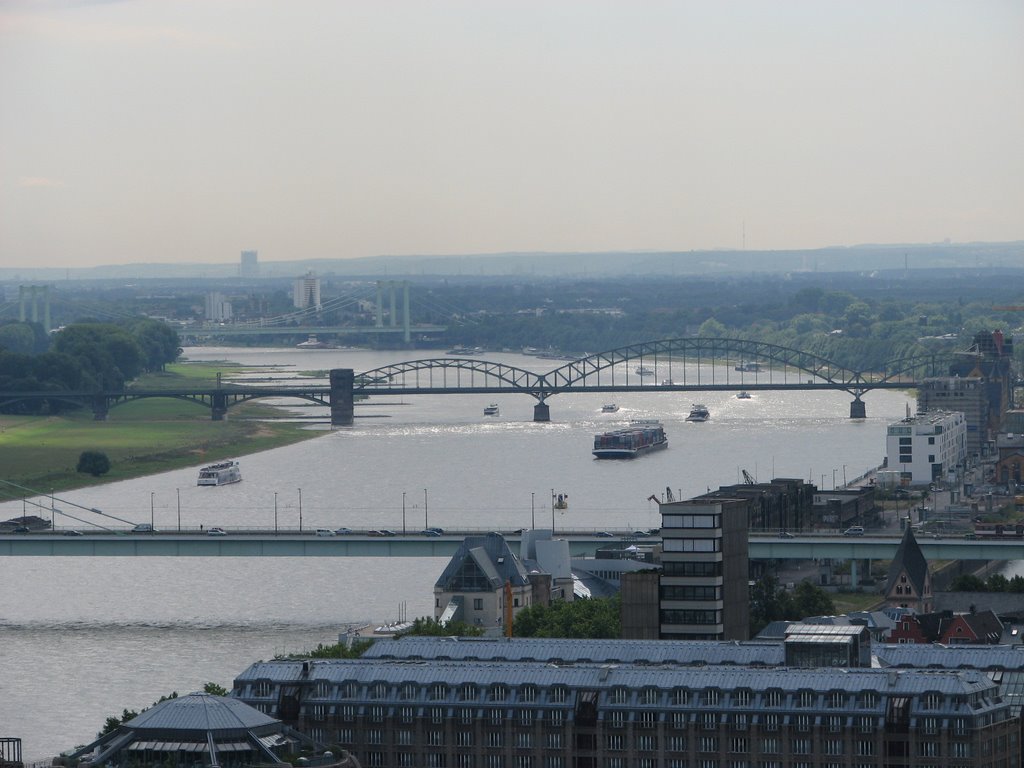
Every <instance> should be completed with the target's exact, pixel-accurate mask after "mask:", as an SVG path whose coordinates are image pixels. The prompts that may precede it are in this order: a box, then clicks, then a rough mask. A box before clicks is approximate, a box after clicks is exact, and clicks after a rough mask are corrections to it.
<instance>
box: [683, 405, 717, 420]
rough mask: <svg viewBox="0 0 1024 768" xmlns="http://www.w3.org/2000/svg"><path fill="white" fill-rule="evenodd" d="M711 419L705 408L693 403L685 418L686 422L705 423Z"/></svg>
mask: <svg viewBox="0 0 1024 768" xmlns="http://www.w3.org/2000/svg"><path fill="white" fill-rule="evenodd" d="M710 418H711V412H710V411H709V410H708V409H707V407H706V406H704V405H701V404H700V403H694V404H693V407H692V408H690V415H689V416H687V417H686V420H687V421H707V420H708V419H710Z"/></svg>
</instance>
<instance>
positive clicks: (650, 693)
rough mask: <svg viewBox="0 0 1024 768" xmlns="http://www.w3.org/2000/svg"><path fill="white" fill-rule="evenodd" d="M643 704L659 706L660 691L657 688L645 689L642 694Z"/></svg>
mask: <svg viewBox="0 0 1024 768" xmlns="http://www.w3.org/2000/svg"><path fill="white" fill-rule="evenodd" d="M640 703H641V704H657V703H658V689H657V688H644V690H643V691H642V692H641V693H640Z"/></svg>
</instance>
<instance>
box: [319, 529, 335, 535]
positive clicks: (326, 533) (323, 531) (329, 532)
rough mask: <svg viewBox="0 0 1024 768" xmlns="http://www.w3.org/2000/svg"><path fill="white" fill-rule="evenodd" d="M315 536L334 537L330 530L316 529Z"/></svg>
mask: <svg viewBox="0 0 1024 768" xmlns="http://www.w3.org/2000/svg"><path fill="white" fill-rule="evenodd" d="M316 535H317V536H333V535H334V531H332V530H331V529H330V528H317V529H316Z"/></svg>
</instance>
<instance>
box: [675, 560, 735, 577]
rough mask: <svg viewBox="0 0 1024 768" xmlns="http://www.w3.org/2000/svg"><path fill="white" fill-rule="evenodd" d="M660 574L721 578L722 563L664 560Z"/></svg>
mask: <svg viewBox="0 0 1024 768" xmlns="http://www.w3.org/2000/svg"><path fill="white" fill-rule="evenodd" d="M661 572H662V574H664V575H665V576H721V575H722V563H721V561H720V560H716V561H712V562H707V561H704V562H702V561H699V560H698V561H691V560H684V561H682V562H678V561H672V560H664V561H662V564H661Z"/></svg>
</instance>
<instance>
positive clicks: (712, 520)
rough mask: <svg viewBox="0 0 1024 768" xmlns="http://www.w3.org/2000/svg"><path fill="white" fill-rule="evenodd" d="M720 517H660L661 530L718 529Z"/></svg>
mask: <svg viewBox="0 0 1024 768" xmlns="http://www.w3.org/2000/svg"><path fill="white" fill-rule="evenodd" d="M720 521H721V515H662V516H661V527H662V528H720V527H721V522H720Z"/></svg>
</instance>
